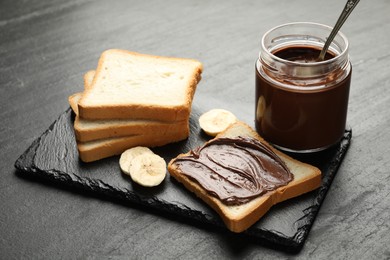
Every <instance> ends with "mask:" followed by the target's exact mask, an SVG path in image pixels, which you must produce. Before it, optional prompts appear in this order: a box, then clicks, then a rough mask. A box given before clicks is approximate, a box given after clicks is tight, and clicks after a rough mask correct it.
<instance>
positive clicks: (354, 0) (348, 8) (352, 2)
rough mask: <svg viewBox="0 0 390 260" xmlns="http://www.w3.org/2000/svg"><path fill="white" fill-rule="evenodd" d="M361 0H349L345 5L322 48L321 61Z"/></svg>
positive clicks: (319, 58) (319, 57)
mask: <svg viewBox="0 0 390 260" xmlns="http://www.w3.org/2000/svg"><path fill="white" fill-rule="evenodd" d="M359 1H360V0H348V1H347V3H346V4H345V6H344V9H343V11H342V12H341V14H340V17H339V19H338V20H337V22H336V24H335V26H334V27H333V30H332V31H331V32H330V35H329V37H328V39H326V42H325V45H324V47H323V48H322V50H321V53H320V55H319V56H318V60H319V61H323V60H324V58H325V53H326V51H327V50H328V48H329V45H330V44H331V43H332V41H333V39H334V37H335V36H336V34H337V32H338V31H339V30H340V28H341V26H343V24H344V22H345V21H346V20H347V18H348V16H349V15H350V14H351V13H352V10H353V9H354V8H355V7H356V6H357V4H358V3H359Z"/></svg>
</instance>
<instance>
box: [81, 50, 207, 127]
mask: <svg viewBox="0 0 390 260" xmlns="http://www.w3.org/2000/svg"><path fill="white" fill-rule="evenodd" d="M202 69H203V68H202V64H201V63H200V62H199V61H196V60H192V59H184V58H171V57H160V56H153V55H146V54H139V53H135V52H130V51H125V50H116V49H112V50H107V51H105V52H103V53H102V55H101V57H100V59H99V63H98V67H97V69H96V73H95V76H94V77H93V81H92V84H91V87H90V88H88V89H85V91H84V94H83V96H82V98H81V99H80V101H79V104H78V110H79V114H80V116H81V117H82V118H85V119H113V118H134V119H139V118H142V119H155V120H161V121H176V120H185V119H186V118H188V117H189V114H190V111H191V103H192V99H193V95H194V93H195V89H196V86H197V84H198V82H199V80H200V78H201V72H202Z"/></svg>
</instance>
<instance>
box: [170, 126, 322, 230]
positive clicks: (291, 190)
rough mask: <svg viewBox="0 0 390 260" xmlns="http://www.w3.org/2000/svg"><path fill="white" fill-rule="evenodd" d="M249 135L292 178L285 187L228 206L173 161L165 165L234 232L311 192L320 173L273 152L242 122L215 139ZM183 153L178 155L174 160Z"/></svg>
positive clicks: (315, 169)
mask: <svg viewBox="0 0 390 260" xmlns="http://www.w3.org/2000/svg"><path fill="white" fill-rule="evenodd" d="M239 135H240V136H249V137H253V138H257V139H258V140H259V141H261V142H263V143H264V144H266V145H267V146H268V147H270V148H271V149H272V150H273V151H274V152H275V153H276V154H277V155H278V156H279V157H280V158H281V159H282V160H283V161H284V162H285V163H286V165H287V167H288V168H289V169H290V171H291V172H292V174H293V175H294V179H293V180H292V181H291V182H290V183H289V184H287V185H286V186H283V187H280V188H278V189H276V190H274V191H271V192H268V193H266V194H263V195H261V196H260V197H258V198H255V199H253V200H251V201H249V202H248V203H245V204H242V205H237V206H228V205H225V204H224V203H223V202H222V201H220V200H219V199H218V198H216V197H214V196H211V195H210V194H209V193H207V191H206V190H205V189H203V188H202V187H201V186H200V185H199V184H198V183H197V182H196V181H193V180H191V179H190V178H188V177H186V176H185V175H184V174H182V173H181V171H180V170H179V169H178V168H177V167H176V166H175V164H174V159H172V160H171V161H170V163H169V164H168V171H169V173H170V174H171V175H172V176H173V177H174V178H175V179H176V180H177V181H179V182H180V183H182V184H183V185H184V186H185V187H186V188H187V189H188V190H190V191H191V192H193V193H195V194H196V196H198V197H199V198H200V199H202V200H203V201H204V202H205V203H207V204H208V205H209V206H210V207H211V208H213V209H214V210H215V211H216V212H217V213H218V214H219V216H220V217H221V219H222V220H223V222H224V223H225V225H226V227H227V228H228V229H229V230H231V231H233V232H236V233H239V232H242V231H244V230H246V229H248V228H249V227H250V226H252V225H253V224H254V223H256V222H257V221H258V220H259V219H260V218H261V217H262V216H263V215H264V214H266V213H267V212H268V210H269V209H270V208H271V207H272V206H273V205H275V204H276V203H279V202H282V201H284V200H287V199H290V198H293V197H296V196H299V195H301V194H303V193H306V192H309V191H312V190H314V189H316V188H318V187H319V186H320V185H321V171H320V170H319V169H318V168H316V167H314V166H312V165H309V164H306V163H303V162H299V161H297V160H295V159H293V158H291V157H290V156H288V155H286V154H284V153H282V152H280V151H279V150H276V149H275V148H273V147H272V146H271V145H269V144H268V143H267V142H266V141H265V140H264V139H263V138H261V137H260V136H259V135H258V134H257V132H255V131H254V130H253V129H252V128H251V127H250V126H248V125H247V124H245V123H243V122H236V123H235V124H233V125H231V126H230V127H229V128H228V129H226V130H225V131H224V132H223V133H221V134H219V135H218V136H217V137H216V138H218V137H236V136H239ZM184 155H187V154H180V155H179V156H178V157H181V156H184Z"/></svg>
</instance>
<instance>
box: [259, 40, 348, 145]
mask: <svg viewBox="0 0 390 260" xmlns="http://www.w3.org/2000/svg"><path fill="white" fill-rule="evenodd" d="M319 53H320V49H315V48H311V47H299V46H293V47H289V48H285V49H281V50H277V51H275V52H274V53H273V54H274V55H275V56H277V57H279V58H282V59H283V60H287V61H293V62H300V63H306V64H315V63H316V59H317V57H318V55H319ZM334 57H335V55H334V54H331V53H327V55H326V57H325V59H326V60H330V59H331V58H334ZM308 71H309V72H310V70H308ZM344 72H345V71H344V70H342V69H336V70H334V71H333V72H331V73H329V74H327V75H325V76H324V77H317V78H315V77H313V78H310V79H307V80H302V79H300V78H299V75H298V76H297V77H294V76H290V77H286V76H285V75H282V76H281V75H275V74H273V73H272V72H268V71H267V69H264V68H262V69H258V70H257V72H256V102H257V111H256V129H257V131H258V132H259V133H260V135H261V136H263V137H264V138H265V139H266V140H267V141H269V142H271V143H272V144H274V145H277V146H278V147H280V148H282V149H283V148H288V149H291V150H294V151H300V150H310V149H316V148H321V147H329V146H331V145H333V144H335V143H337V142H338V141H339V140H340V139H341V138H342V136H343V133H344V130H345V124H346V115H347V109H348V96H349V87H350V81H351V69H349V70H347V73H344ZM288 73H290V72H288ZM291 73H294V72H291ZM305 76H306V75H305ZM284 84H285V85H291V86H293V87H291V88H289V87H284V86H283V85H284ZM318 86H319V87H318ZM305 88H306V89H305Z"/></svg>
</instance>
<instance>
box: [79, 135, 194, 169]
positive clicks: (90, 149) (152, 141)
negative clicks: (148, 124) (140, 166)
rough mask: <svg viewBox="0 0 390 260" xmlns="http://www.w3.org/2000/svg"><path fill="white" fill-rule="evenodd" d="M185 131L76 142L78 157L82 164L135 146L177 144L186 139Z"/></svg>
mask: <svg viewBox="0 0 390 260" xmlns="http://www.w3.org/2000/svg"><path fill="white" fill-rule="evenodd" d="M188 135H189V133H188V132H187V131H186V130H180V131H176V132H170V133H167V134H166V135H161V134H158V133H157V134H149V135H133V136H126V137H117V138H107V139H101V140H96V141H91V142H78V143H77V149H78V152H79V157H80V159H81V160H82V161H83V162H93V161H97V160H100V159H103V158H107V157H111V156H114V155H119V154H121V153H123V152H124V151H126V150H127V149H129V148H132V147H135V146H146V147H158V146H163V145H166V144H169V143H174V142H179V141H182V140H184V139H186V138H187V137H188Z"/></svg>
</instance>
